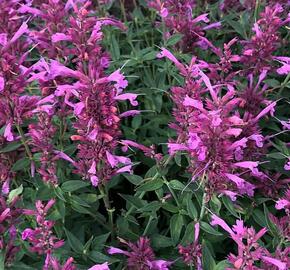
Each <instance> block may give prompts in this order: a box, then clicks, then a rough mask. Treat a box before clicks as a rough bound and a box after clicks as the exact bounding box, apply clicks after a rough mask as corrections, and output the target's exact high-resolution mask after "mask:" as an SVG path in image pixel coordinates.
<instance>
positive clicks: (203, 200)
mask: <svg viewBox="0 0 290 270" xmlns="http://www.w3.org/2000/svg"><path fill="white" fill-rule="evenodd" d="M206 195H207V194H206V192H204V193H203V196H202V202H201V209H200V214H199V221H201V220H202V219H203V216H204V213H205V205H206Z"/></svg>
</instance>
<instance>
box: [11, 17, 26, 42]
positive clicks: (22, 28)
mask: <svg viewBox="0 0 290 270" xmlns="http://www.w3.org/2000/svg"><path fill="white" fill-rule="evenodd" d="M27 32H29V31H28V25H27V23H26V22H23V23H22V24H21V26H20V28H19V29H18V30H17V32H16V33H15V34H14V36H13V37H12V38H11V40H10V41H9V44H12V43H13V42H15V41H16V40H17V39H19V38H20V37H21V36H22V35H23V34H24V33H27Z"/></svg>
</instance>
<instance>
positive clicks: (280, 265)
mask: <svg viewBox="0 0 290 270" xmlns="http://www.w3.org/2000/svg"><path fill="white" fill-rule="evenodd" d="M262 260H263V261H265V262H268V263H271V264H273V265H275V266H277V267H278V268H279V270H287V265H286V263H284V262H281V261H280V260H277V259H274V258H271V257H267V256H262Z"/></svg>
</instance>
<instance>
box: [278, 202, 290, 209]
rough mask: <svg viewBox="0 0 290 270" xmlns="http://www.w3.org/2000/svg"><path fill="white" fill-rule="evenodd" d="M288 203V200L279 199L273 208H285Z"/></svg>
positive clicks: (289, 203)
mask: <svg viewBox="0 0 290 270" xmlns="http://www.w3.org/2000/svg"><path fill="white" fill-rule="evenodd" d="M288 205H290V202H289V201H288V200H285V199H280V200H278V201H277V202H276V205H275V208H276V209H278V210H281V209H285V208H286V206H288Z"/></svg>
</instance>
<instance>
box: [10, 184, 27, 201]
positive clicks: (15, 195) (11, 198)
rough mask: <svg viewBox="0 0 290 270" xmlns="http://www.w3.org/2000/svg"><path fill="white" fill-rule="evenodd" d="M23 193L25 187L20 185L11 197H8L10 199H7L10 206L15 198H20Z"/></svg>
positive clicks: (12, 191)
mask: <svg viewBox="0 0 290 270" xmlns="http://www.w3.org/2000/svg"><path fill="white" fill-rule="evenodd" d="M22 192H23V186H22V185H20V186H19V187H18V188H16V189H13V190H11V191H10V193H9V195H8V199H7V202H8V204H10V203H11V202H12V201H13V199H14V198H15V197H17V196H19V195H20V194H21V193H22Z"/></svg>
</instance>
